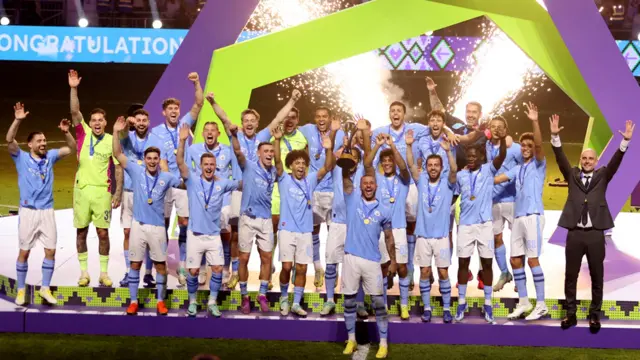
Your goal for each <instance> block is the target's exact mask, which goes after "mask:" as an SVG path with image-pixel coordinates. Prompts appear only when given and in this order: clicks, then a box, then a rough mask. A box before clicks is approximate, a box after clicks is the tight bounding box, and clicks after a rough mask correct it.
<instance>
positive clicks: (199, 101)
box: [189, 72, 204, 122]
mask: <svg viewBox="0 0 640 360" xmlns="http://www.w3.org/2000/svg"><path fill="white" fill-rule="evenodd" d="M189 81H191V82H192V83H193V86H194V87H195V90H196V94H195V97H196V99H195V102H194V103H193V106H191V110H190V111H189V112H190V113H191V118H192V119H193V120H194V122H196V121H197V120H198V115H200V110H202V106H204V94H203V92H202V86H201V85H200V77H199V76H198V73H196V72H192V73H189Z"/></svg>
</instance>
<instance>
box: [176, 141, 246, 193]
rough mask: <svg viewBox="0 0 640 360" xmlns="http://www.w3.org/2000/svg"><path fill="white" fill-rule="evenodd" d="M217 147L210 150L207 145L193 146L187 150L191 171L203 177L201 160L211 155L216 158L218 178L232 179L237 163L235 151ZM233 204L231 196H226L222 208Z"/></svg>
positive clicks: (222, 146)
mask: <svg viewBox="0 0 640 360" xmlns="http://www.w3.org/2000/svg"><path fill="white" fill-rule="evenodd" d="M216 145H217V146H216V147H215V148H213V150H210V149H209V148H208V147H207V145H206V144H205V143H200V144H193V145H191V146H189V148H188V149H187V165H189V169H190V170H191V171H193V172H195V173H196V174H197V175H198V176H200V175H202V168H201V167H200V158H201V157H202V155H203V154H204V153H207V152H208V153H210V154H212V155H213V156H215V158H216V176H217V177H219V178H221V179H230V178H232V176H231V174H232V169H233V164H234V163H235V161H236V160H235V157H234V156H233V151H232V150H231V148H230V147H229V145H223V144H220V143H218V144H216ZM233 180H237V179H233ZM229 204H231V194H226V195H225V197H224V200H223V202H222V206H227V205H229Z"/></svg>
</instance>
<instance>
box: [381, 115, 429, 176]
mask: <svg viewBox="0 0 640 360" xmlns="http://www.w3.org/2000/svg"><path fill="white" fill-rule="evenodd" d="M409 130H413V137H414V139H415V141H419V140H420V139H421V138H422V137H424V136H427V135H429V134H430V133H431V131H430V130H429V127H428V126H425V125H422V124H418V123H405V124H404V125H403V126H402V129H401V130H400V131H395V130H393V129H392V128H391V125H386V126H382V127H379V128H377V129H375V130H374V131H373V134H372V135H371V148H372V149H373V147H374V146H375V144H376V137H377V136H378V134H385V135H391V138H392V139H393V143H394V144H395V146H396V149H398V152H399V153H400V156H402V159H404V161H405V162H407V142H406V140H405V135H406V133H407V131H409ZM388 148H389V146H387V144H384V145H382V146H381V147H380V149H378V153H377V154H376V157H375V158H374V159H373V167H374V168H375V169H377V168H378V164H379V159H380V153H381V152H382V150H384V149H388ZM413 151H414V155H416V154H417V153H416V151H417V149H415V148H414V149H413ZM411 182H412V183H413V180H411Z"/></svg>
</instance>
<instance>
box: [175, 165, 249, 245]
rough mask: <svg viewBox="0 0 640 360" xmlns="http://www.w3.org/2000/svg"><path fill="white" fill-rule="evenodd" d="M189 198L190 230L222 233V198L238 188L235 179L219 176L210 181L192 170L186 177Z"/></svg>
mask: <svg viewBox="0 0 640 360" xmlns="http://www.w3.org/2000/svg"><path fill="white" fill-rule="evenodd" d="M185 183H186V184H187V196H188V198H189V230H191V231H192V232H193V233H195V234H203V235H220V216H221V212H222V199H223V198H224V196H225V195H226V194H229V193H231V192H232V191H234V190H237V189H238V185H239V183H238V182H237V181H234V180H229V179H221V178H217V179H215V180H214V181H212V182H209V181H207V180H205V179H203V178H202V176H197V175H196V173H195V172H191V173H190V174H189V177H188V178H187V179H185Z"/></svg>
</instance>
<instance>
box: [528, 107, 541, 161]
mask: <svg viewBox="0 0 640 360" xmlns="http://www.w3.org/2000/svg"><path fill="white" fill-rule="evenodd" d="M524 106H525V107H526V108H527V110H525V114H527V117H528V118H529V120H531V125H533V143H534V146H535V149H534V150H535V156H536V160H538V161H542V160H544V148H542V131H540V123H539V122H538V107H537V106H536V105H535V104H534V103H532V102H529V103H528V104H527V103H525V104H524Z"/></svg>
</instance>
